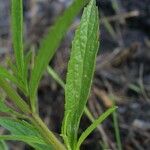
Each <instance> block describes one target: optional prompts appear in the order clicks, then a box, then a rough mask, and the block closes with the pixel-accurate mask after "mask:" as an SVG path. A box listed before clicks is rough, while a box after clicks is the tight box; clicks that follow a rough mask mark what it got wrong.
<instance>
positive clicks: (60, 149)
mask: <svg viewBox="0 0 150 150" xmlns="http://www.w3.org/2000/svg"><path fill="white" fill-rule="evenodd" d="M31 121H32V123H33V124H34V126H35V127H36V128H37V129H38V130H39V132H40V133H41V135H42V136H43V138H44V139H45V141H46V142H47V143H48V144H50V145H52V146H53V148H54V149H55V150H66V148H65V146H64V145H63V144H62V143H61V142H60V141H59V140H58V138H57V137H56V136H55V135H54V134H53V133H52V132H51V131H50V130H49V129H48V127H47V126H46V125H45V123H44V122H43V121H42V120H41V118H40V117H39V116H38V115H37V114H32V119H31Z"/></svg>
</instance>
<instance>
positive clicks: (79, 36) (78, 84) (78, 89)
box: [62, 0, 99, 149]
mask: <svg viewBox="0 0 150 150" xmlns="http://www.w3.org/2000/svg"><path fill="white" fill-rule="evenodd" d="M95 3H96V2H95V0H91V2H90V3H89V5H88V6H87V7H86V8H85V9H84V12H83V16H82V18H81V23H80V26H79V28H78V29H77V31H76V33H75V38H74V41H73V44H72V52H71V58H70V61H69V65H68V73H67V81H66V87H65V101H66V103H65V117H64V120H63V127H62V135H63V137H64V141H65V143H66V144H67V145H68V143H69V145H70V147H71V148H72V149H74V148H75V145H76V142H77V134H78V128H79V122H80V119H81V116H82V114H83V111H84V107H85V105H86V102H87V98H88V95H89V91H90V86H91V82H92V77H93V73H94V68H95V60H96V54H97V51H98V46H99V42H98V34H99V19H98V9H97V7H96V4H95Z"/></svg>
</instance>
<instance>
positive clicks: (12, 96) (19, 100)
mask: <svg viewBox="0 0 150 150" xmlns="http://www.w3.org/2000/svg"><path fill="white" fill-rule="evenodd" d="M0 87H1V88H2V89H3V90H4V91H5V92H6V94H7V95H8V97H9V98H10V99H11V100H12V101H13V102H14V104H16V105H17V107H18V108H19V109H20V110H21V111H23V112H24V113H27V114H28V113H30V108H29V106H28V105H27V103H26V102H25V101H24V100H23V99H22V98H21V97H20V96H19V95H18V93H17V92H16V91H15V90H14V89H13V88H12V87H11V86H10V85H9V83H8V82H7V81H6V80H4V79H1V78H0Z"/></svg>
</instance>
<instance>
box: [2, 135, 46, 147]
mask: <svg viewBox="0 0 150 150" xmlns="http://www.w3.org/2000/svg"><path fill="white" fill-rule="evenodd" d="M0 140H7V141H22V142H25V143H37V144H44V145H46V144H45V142H44V141H43V140H41V139H39V138H37V137H35V136H24V135H0Z"/></svg>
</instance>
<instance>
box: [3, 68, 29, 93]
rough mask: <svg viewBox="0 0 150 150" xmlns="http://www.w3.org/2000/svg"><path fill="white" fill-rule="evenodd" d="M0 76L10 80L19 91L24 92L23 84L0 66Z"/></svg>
mask: <svg viewBox="0 0 150 150" xmlns="http://www.w3.org/2000/svg"><path fill="white" fill-rule="evenodd" d="M0 77H1V78H5V79H8V80H10V81H11V82H12V83H14V84H15V85H16V86H17V87H18V88H19V89H20V90H21V91H23V92H24V93H26V88H25V86H24V84H23V83H22V82H21V81H20V80H18V79H17V78H16V77H15V76H14V75H12V74H11V73H10V72H8V70H7V69H5V68H4V67H2V66H0Z"/></svg>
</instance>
